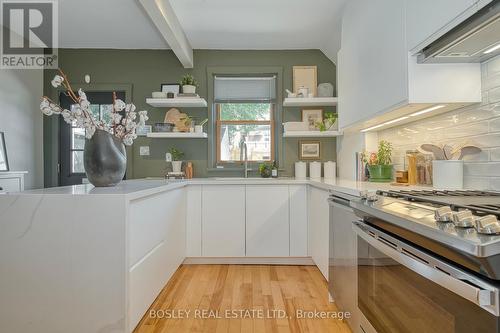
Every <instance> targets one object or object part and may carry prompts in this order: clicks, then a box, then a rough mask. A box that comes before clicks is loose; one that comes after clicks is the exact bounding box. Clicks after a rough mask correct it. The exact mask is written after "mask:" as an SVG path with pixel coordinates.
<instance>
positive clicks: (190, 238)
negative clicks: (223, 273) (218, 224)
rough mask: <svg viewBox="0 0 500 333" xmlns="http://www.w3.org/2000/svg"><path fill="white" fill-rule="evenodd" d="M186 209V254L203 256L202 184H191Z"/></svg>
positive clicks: (188, 188) (188, 255)
mask: <svg viewBox="0 0 500 333" xmlns="http://www.w3.org/2000/svg"><path fill="white" fill-rule="evenodd" d="M186 191H187V210H186V256H187V257H200V256H201V216H202V211H201V185H189V186H188V187H187V189H186Z"/></svg>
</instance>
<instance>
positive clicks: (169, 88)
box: [161, 83, 181, 97]
mask: <svg viewBox="0 0 500 333" xmlns="http://www.w3.org/2000/svg"><path fill="white" fill-rule="evenodd" d="M161 91H162V92H163V93H165V96H167V95H166V94H168V93H173V94H174V97H175V96H177V94H178V93H180V92H181V85H180V84H178V83H162V85H161Z"/></svg>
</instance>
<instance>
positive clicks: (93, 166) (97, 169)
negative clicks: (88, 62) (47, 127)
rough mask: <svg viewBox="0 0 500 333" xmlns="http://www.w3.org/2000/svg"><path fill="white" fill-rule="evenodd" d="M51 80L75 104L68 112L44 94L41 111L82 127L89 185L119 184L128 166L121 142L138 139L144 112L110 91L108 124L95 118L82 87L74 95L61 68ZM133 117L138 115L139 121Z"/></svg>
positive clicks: (127, 142)
mask: <svg viewBox="0 0 500 333" xmlns="http://www.w3.org/2000/svg"><path fill="white" fill-rule="evenodd" d="M51 83H52V86H53V87H54V88H57V87H59V86H61V85H63V86H64V88H65V90H66V94H67V95H68V96H69V97H70V98H71V99H72V101H73V103H74V104H76V106H75V107H73V108H72V109H71V111H69V110H66V109H63V108H62V107H61V106H60V105H58V104H57V103H55V102H53V101H52V100H50V99H49V98H48V97H46V96H44V97H42V102H41V103H40V110H41V111H42V112H43V113H44V114H45V115H47V116H50V115H53V114H57V115H62V117H63V119H64V121H66V122H67V123H68V124H71V125H73V124H75V126H76V127H80V128H84V129H85V137H86V140H85V148H84V153H83V155H84V158H83V162H84V163H83V164H84V168H85V172H86V174H87V178H88V180H89V182H90V183H91V184H93V185H94V186H97V187H104V186H114V185H116V184H118V183H119V182H120V181H121V180H122V179H123V176H124V175H125V170H126V166H127V156H126V152H125V146H124V145H127V146H130V145H132V143H133V142H134V140H135V139H136V138H137V133H136V129H137V127H138V126H144V125H145V121H146V120H148V116H147V111H139V112H136V111H135V105H134V104H125V102H123V101H122V100H120V99H117V98H116V94H115V93H113V109H112V113H111V124H108V123H105V122H104V121H103V120H96V119H95V118H94V116H93V114H92V111H91V109H90V101H89V100H87V96H86V95H85V93H84V92H83V90H81V89H79V90H78V95H77V94H75V92H74V91H75V90H74V89H73V88H72V87H71V85H70V83H69V81H68V79H67V77H66V75H65V74H64V72H63V71H61V70H59V74H58V75H56V76H55V77H54V79H53V80H52V82H51ZM136 118H139V121H138V122H136Z"/></svg>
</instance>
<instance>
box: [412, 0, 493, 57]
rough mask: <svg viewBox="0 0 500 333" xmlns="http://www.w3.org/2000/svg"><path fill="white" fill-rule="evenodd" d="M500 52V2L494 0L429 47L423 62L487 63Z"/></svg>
mask: <svg viewBox="0 0 500 333" xmlns="http://www.w3.org/2000/svg"><path fill="white" fill-rule="evenodd" d="M499 54H500V1H499V0H493V1H492V2H491V3H490V4H489V5H487V6H485V7H484V8H482V9H481V10H479V11H478V12H476V13H475V14H474V15H472V16H471V17H469V18H468V19H467V20H465V21H464V22H462V23H461V24H459V25H458V26H456V27H455V28H453V29H452V30H450V31H449V32H447V33H446V34H445V35H443V36H442V37H440V38H439V39H437V40H436V41H435V42H433V43H432V44H430V45H429V46H427V47H425V48H424V49H423V50H422V51H421V53H420V54H419V55H418V62H419V63H467V62H483V61H485V60H488V59H490V58H492V57H495V56H497V55H499Z"/></svg>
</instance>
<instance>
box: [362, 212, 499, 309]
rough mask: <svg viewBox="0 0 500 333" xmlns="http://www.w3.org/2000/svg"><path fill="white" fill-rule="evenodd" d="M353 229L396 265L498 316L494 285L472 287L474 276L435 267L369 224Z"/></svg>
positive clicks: (422, 256)
mask: <svg viewBox="0 0 500 333" xmlns="http://www.w3.org/2000/svg"><path fill="white" fill-rule="evenodd" d="M353 229H354V231H355V232H356V234H357V235H358V236H359V237H361V238H363V240H365V241H366V242H367V243H368V244H370V245H371V246H373V247H374V248H375V249H377V250H378V251H380V252H382V253H383V254H385V255H386V256H388V257H390V258H391V259H393V260H395V261H396V262H398V263H399V264H401V265H403V266H405V267H406V268H408V269H410V270H412V271H414V272H415V273H417V274H418V275H420V276H423V277H425V278H426V279H428V280H430V281H432V282H434V283H437V284H438V285H440V286H441V287H444V288H446V289H448V290H450V291H451V292H453V293H454V294H457V295H459V296H461V297H463V298H465V299H467V300H468V301H470V302H472V303H474V304H476V305H478V306H480V307H481V308H483V309H485V310H486V311H488V312H490V313H491V314H494V315H495V316H499V292H498V289H497V288H495V287H491V289H485V288H481V287H478V286H475V285H473V284H472V282H470V281H471V280H472V281H474V280H475V277H473V276H469V275H468V274H467V273H465V272H463V271H461V273H460V275H461V276H458V277H455V276H452V275H450V274H447V273H446V272H445V271H444V270H440V269H438V268H436V267H435V266H434V265H433V264H432V262H431V260H429V258H426V255H425V254H423V253H422V252H420V251H418V250H417V249H414V248H412V247H411V246H408V245H407V244H404V246H401V244H402V243H401V242H400V241H399V240H396V239H394V238H392V237H390V236H388V235H384V234H383V233H381V232H374V231H371V230H369V227H367V226H366V225H365V224H364V223H363V222H355V223H354V224H353ZM377 231H378V230H377ZM468 277H469V278H468ZM465 281H469V282H470V283H467V282H465Z"/></svg>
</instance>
